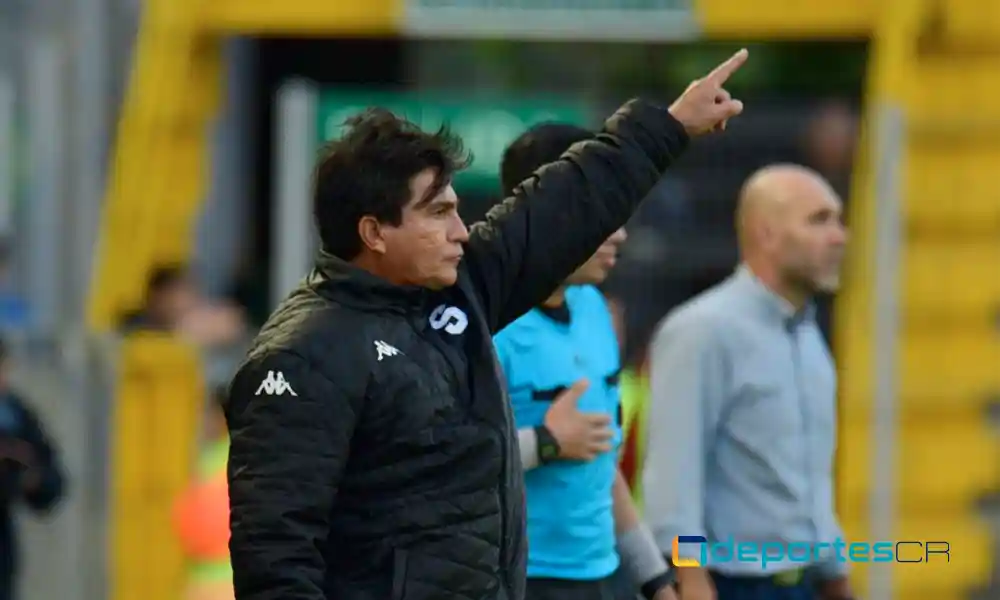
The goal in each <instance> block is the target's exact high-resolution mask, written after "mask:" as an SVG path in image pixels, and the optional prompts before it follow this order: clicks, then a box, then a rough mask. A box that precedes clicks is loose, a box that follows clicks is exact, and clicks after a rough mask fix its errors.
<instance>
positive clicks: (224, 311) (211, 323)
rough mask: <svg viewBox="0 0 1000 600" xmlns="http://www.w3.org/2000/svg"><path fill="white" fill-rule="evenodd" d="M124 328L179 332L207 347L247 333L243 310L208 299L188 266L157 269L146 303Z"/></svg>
mask: <svg viewBox="0 0 1000 600" xmlns="http://www.w3.org/2000/svg"><path fill="white" fill-rule="evenodd" d="M124 329H125V331H126V332H130V331H158V332H161V333H172V334H177V335H180V336H182V337H184V338H185V339H187V340H189V341H191V342H193V343H195V344H198V345H199V346H202V347H206V348H214V347H219V346H226V345H229V344H233V343H236V342H238V341H240V340H241V339H243V337H244V335H245V333H246V325H245V323H244V317H243V314H242V311H240V310H239V309H238V308H237V307H235V306H233V305H230V304H228V303H216V302H211V301H209V300H208V299H206V298H205V297H204V296H203V295H202V294H201V292H200V291H199V289H198V287H197V285H196V284H195V281H194V279H193V278H192V277H191V274H190V271H189V270H188V268H187V267H186V266H184V265H161V266H159V267H157V268H155V269H153V272H152V274H151V275H150V277H149V280H148V282H147V284H146V296H145V303H144V305H143V307H142V309H141V310H139V311H138V312H136V313H134V314H132V315H130V316H129V317H128V318H127V319H126V320H125V323H124Z"/></svg>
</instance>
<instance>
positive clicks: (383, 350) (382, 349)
mask: <svg viewBox="0 0 1000 600" xmlns="http://www.w3.org/2000/svg"><path fill="white" fill-rule="evenodd" d="M375 350H377V351H378V360H379V362H381V361H382V359H383V358H385V357H387V356H398V355H400V354H402V352H400V351H399V350H398V349H397V348H394V347H393V346H390V345H389V344H386V343H385V342H383V341H382V340H377V341H376V342H375Z"/></svg>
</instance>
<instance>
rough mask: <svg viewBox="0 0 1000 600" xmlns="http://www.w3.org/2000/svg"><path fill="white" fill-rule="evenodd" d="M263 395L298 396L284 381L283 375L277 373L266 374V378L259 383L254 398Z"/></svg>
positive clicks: (269, 372) (279, 372)
mask: <svg viewBox="0 0 1000 600" xmlns="http://www.w3.org/2000/svg"><path fill="white" fill-rule="evenodd" d="M261 394H264V395H265V396H283V395H285V394H290V395H292V396H298V394H296V393H295V390H293V389H292V386H291V385H289V384H288V382H287V381H285V375H284V374H283V373H282V372H281V371H278V372H277V373H275V372H274V371H268V372H267V378H266V379H264V381H262V382H261V384H260V387H258V388H257V393H256V394H255V395H256V396H260V395H261Z"/></svg>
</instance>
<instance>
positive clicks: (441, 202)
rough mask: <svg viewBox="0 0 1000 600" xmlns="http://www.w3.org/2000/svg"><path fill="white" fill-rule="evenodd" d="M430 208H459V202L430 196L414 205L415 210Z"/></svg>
mask: <svg viewBox="0 0 1000 600" xmlns="http://www.w3.org/2000/svg"><path fill="white" fill-rule="evenodd" d="M430 206H458V200H448V199H445V198H442V197H440V196H439V195H437V194H435V195H428V196H426V197H425V198H423V199H422V200H420V202H417V203H416V204H415V205H414V208H416V209H421V208H427V207H430Z"/></svg>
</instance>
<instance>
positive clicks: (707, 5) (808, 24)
mask: <svg viewBox="0 0 1000 600" xmlns="http://www.w3.org/2000/svg"><path fill="white" fill-rule="evenodd" d="M883 1H884V0H841V1H840V2H808V1H806V0H758V1H756V2H747V1H746V0H695V3H694V6H695V14H696V19H697V21H698V23H699V24H700V26H701V32H702V34H703V35H704V36H705V37H708V38H734V37H735V38H739V39H767V40H774V39H782V38H784V39H812V38H859V37H867V36H869V35H871V33H872V31H874V29H875V22H876V19H877V16H878V7H879V6H880V5H881V3H882V2H883Z"/></svg>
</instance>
